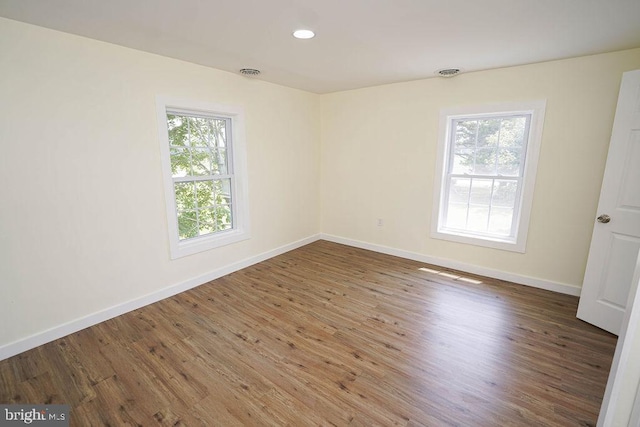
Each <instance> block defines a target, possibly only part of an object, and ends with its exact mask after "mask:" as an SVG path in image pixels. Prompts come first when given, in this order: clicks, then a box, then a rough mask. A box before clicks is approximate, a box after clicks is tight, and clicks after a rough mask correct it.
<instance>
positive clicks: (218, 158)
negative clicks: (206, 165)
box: [213, 148, 229, 175]
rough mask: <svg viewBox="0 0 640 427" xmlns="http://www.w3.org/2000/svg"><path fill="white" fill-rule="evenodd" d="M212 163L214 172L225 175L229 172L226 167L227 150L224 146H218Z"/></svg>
mask: <svg viewBox="0 0 640 427" xmlns="http://www.w3.org/2000/svg"><path fill="white" fill-rule="evenodd" d="M213 161H214V163H215V165H216V166H215V168H216V172H217V173H218V174H220V175H226V174H228V173H229V171H228V168H227V150H226V149H224V148H218V149H217V150H216V152H215V153H214V160H213Z"/></svg>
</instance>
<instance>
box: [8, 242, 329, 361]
mask: <svg viewBox="0 0 640 427" xmlns="http://www.w3.org/2000/svg"><path fill="white" fill-rule="evenodd" d="M319 238H320V235H319V234H316V235H313V236H309V237H307V238H305V239H302V240H298V241H296V242H293V243H289V244H287V245H284V246H280V247H279V248H276V249H272V250H270V251H267V252H263V253H261V254H259V255H256V256H253V257H250V258H246V259H244V260H242V261H238V262H236V263H233V264H230V265H228V266H225V267H222V268H219V269H217V270H213V271H211V272H209V273H206V274H203V275H201V276H198V277H194V278H192V279H189V280H187V281H184V282H182V283H178V284H175V285H172V286H169V287H166V288H164V289H160V290H159V291H156V292H153V293H151V294H148V295H144V296H142V297H139V298H135V299H133V300H130V301H126V302H123V303H121V304H118V305H115V306H112V307H109V308H106V309H104V310H101V311H99V312H97V313H92V314H90V315H88V316H84V317H81V318H78V319H75V320H72V321H70V322H67V323H64V324H62V325H58V326H54V327H53V328H51V329H48V330H46V331H43V332H39V333H37V334H34V335H31V336H29V337H26V338H23V339H20V340H17V341H14V342H11V343H9V344H5V345H3V346H0V360H4V359H7V358H9V357H12V356H15V355H17V354H20V353H22V352H24V351H27V350H30V349H32V348H35V347H38V346H39V345H42V344H46V343H48V342H51V341H54V340H57V339H58V338H62V337H64V336H67V335H70V334H73V333H75V332H78V331H81V330H82V329H85V328H88V327H89V326H93V325H96V324H98V323H100V322H104V321H105V320H109V319H112V318H114V317H117V316H120V315H122V314H125V313H128V312H130V311H133V310H137V309H139V308H142V307H144V306H146V305H149V304H153V303H154V302H158V301H160V300H163V299H165V298H169V297H171V296H173V295H176V294H179V293H180V292H184V291H187V290H189V289H192V288H195V287H197V286H200V285H202V284H204V283H207V282H209V281H211V280H215V279H217V278H219V277H222V276H226V275H227V274H230V273H233V272H234V271H238V270H241V269H243V268H245V267H249V266H251V265H253V264H257V263H259V262H262V261H265V260H267V259H269V258H273V257H275V256H277V255H281V254H283V253H285V252H289V251H291V250H294V249H297V248H299V247H301V246H304V245H308V244H309V243H313V242H315V241H316V240H319Z"/></svg>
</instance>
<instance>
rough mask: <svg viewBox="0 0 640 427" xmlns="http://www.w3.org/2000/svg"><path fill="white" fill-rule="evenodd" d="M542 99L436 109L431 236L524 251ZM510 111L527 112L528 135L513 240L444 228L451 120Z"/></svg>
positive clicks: (531, 198)
mask: <svg viewBox="0 0 640 427" xmlns="http://www.w3.org/2000/svg"><path fill="white" fill-rule="evenodd" d="M545 108H546V100H537V101H529V102H511V103H500V104H489V105H477V106H470V107H455V108H447V109H443V110H441V111H440V125H439V135H438V151H437V157H436V167H435V171H436V174H435V179H434V184H435V188H434V198H433V210H432V221H431V237H432V238H435V239H441V240H449V241H453V242H459V243H466V244H470V245H476V246H484V247H489V248H494V249H502V250H507V251H513V252H520V253H524V252H525V251H526V245H527V234H528V231H529V220H530V217H531V206H532V204H533V192H534V186H535V181H536V170H537V166H538V158H539V154H540V145H541V141H542V129H543V124H544V114H545ZM513 114H531V122H530V124H529V138H528V142H527V150H526V153H525V165H524V175H523V177H522V185H521V188H520V192H521V197H520V206H519V210H518V211H519V215H518V217H517V218H514V221H516V230H517V232H516V236H515V239H514V240H510V239H501V238H498V237H495V238H492V237H488V236H484V235H483V236H473V235H472V233H464V232H460V233H458V232H452V231H451V230H446V231H444V230H443V228H442V227H441V226H440V224H439V223H440V218H443V210H444V209H445V206H444V204H443V200H444V194H443V191H442V190H443V183H444V182H445V175H444V174H445V172H446V167H445V164H446V162H448V156H449V151H450V150H449V144H450V143H451V135H450V131H451V123H452V122H453V120H455V119H459V118H472V117H474V116H477V117H486V116H491V115H494V116H501V115H513Z"/></svg>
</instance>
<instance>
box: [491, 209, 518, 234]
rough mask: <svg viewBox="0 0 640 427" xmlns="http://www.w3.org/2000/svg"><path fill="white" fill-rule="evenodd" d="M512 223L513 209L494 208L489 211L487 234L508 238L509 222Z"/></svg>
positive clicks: (509, 231)
mask: <svg viewBox="0 0 640 427" xmlns="http://www.w3.org/2000/svg"><path fill="white" fill-rule="evenodd" d="M512 221H513V209H511V208H500V207H494V208H492V209H491V218H490V219H489V232H490V233H495V234H500V235H503V236H508V235H510V234H511V222H512Z"/></svg>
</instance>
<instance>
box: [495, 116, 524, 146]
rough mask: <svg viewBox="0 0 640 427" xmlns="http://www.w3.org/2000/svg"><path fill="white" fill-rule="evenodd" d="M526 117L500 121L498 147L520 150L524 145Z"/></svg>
mask: <svg viewBox="0 0 640 427" xmlns="http://www.w3.org/2000/svg"><path fill="white" fill-rule="evenodd" d="M526 124H527V119H526V117H511V118H505V119H503V120H502V127H501V129H500V146H501V147H511V148H521V147H522V146H523V145H524V130H525V127H526Z"/></svg>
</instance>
